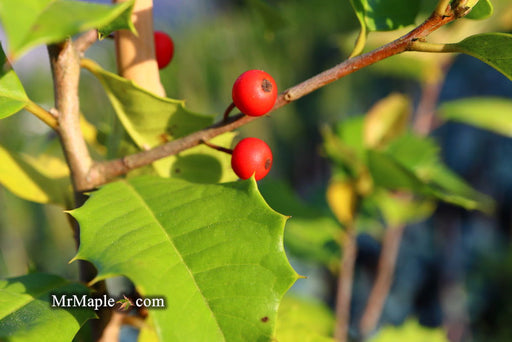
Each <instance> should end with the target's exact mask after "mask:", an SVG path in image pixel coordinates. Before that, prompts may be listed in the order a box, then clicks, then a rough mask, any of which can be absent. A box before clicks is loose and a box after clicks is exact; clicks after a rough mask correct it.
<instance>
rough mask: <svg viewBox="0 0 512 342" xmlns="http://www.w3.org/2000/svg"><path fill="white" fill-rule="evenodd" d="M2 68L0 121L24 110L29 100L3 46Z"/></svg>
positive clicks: (1, 49)
mask: <svg viewBox="0 0 512 342" xmlns="http://www.w3.org/2000/svg"><path fill="white" fill-rule="evenodd" d="M0 68H1V69H0V119H3V118H5V117H8V116H9V115H12V114H14V113H17V112H19V111H20V110H21V109H23V107H25V105H26V104H27V102H28V98H27V94H26V93H25V89H23V85H22V84H21V82H20V80H19V78H18V76H17V75H16V73H15V72H14V70H13V69H12V68H11V65H10V63H9V62H8V61H7V58H6V56H5V53H4V50H3V48H2V46H1V45H0Z"/></svg>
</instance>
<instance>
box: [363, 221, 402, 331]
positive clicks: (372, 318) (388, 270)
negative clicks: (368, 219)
mask: <svg viewBox="0 0 512 342" xmlns="http://www.w3.org/2000/svg"><path fill="white" fill-rule="evenodd" d="M404 229H405V225H400V226H398V227H388V228H387V229H386V233H385V234H384V239H383V240H382V250H381V253H380V257H379V266H378V269H377V278H376V279H375V283H374V284H373V288H372V290H371V292H370V296H369V298H368V302H367V304H366V308H365V310H364V313H363V316H362V318H361V322H360V323H359V328H360V330H361V334H362V335H363V336H367V335H368V334H369V333H371V332H372V331H373V330H374V329H375V328H376V327H377V324H378V323H379V319H380V316H381V314H382V310H383V308H384V304H385V302H386V298H387V297H388V294H389V290H390V289H391V285H392V283H393V275H394V273H395V266H396V260H397V257H398V251H399V249H400V242H401V241H402V235H403V231H404Z"/></svg>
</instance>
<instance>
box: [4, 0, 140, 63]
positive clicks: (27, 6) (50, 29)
mask: <svg viewBox="0 0 512 342" xmlns="http://www.w3.org/2000/svg"><path fill="white" fill-rule="evenodd" d="M133 4H134V0H130V1H127V2H123V3H120V4H118V5H104V4H96V3H90V2H83V1H68V0H16V1H12V0H0V19H1V21H2V24H3V27H4V30H5V32H6V35H7V39H8V41H9V49H8V51H9V54H8V55H9V59H10V60H11V61H13V60H15V59H17V58H19V57H20V56H21V55H22V54H23V53H25V52H26V51H28V50H29V49H30V48H32V47H34V46H36V45H39V44H50V43H57V42H60V41H63V40H65V39H66V38H67V37H69V36H72V35H74V34H77V33H80V32H84V31H87V30H90V29H94V28H98V29H100V31H102V32H103V33H107V32H109V30H112V29H119V28H133V24H130V23H129V22H127V21H129V20H130V19H129V15H128V14H127V13H131V10H132V8H133ZM118 17H121V18H122V19H120V20H116V19H117V18H118Z"/></svg>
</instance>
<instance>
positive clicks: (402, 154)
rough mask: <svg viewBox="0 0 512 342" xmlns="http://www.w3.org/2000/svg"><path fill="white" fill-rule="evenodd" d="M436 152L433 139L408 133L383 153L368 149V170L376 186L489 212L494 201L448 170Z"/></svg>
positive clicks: (436, 148)
mask: <svg viewBox="0 0 512 342" xmlns="http://www.w3.org/2000/svg"><path fill="white" fill-rule="evenodd" d="M438 151H439V149H438V147H437V145H435V143H434V142H433V141H432V140H430V139H427V138H422V137H417V136H414V135H412V134H407V135H404V136H403V137H400V138H398V139H396V140H395V141H393V143H392V144H391V145H390V146H389V148H388V149H387V150H386V151H373V150H369V151H368V167H369V169H370V171H371V174H372V177H373V180H374V182H375V185H377V186H381V187H384V188H386V189H391V190H410V191H412V192H413V193H416V194H421V195H426V196H432V197H434V198H437V199H439V200H442V201H445V202H448V203H452V204H455V205H458V206H462V207H464V208H466V209H478V210H481V211H484V212H490V211H492V208H493V205H494V204H493V201H492V200H491V199H490V198H489V197H488V196H485V195H483V194H481V193H479V192H478V191H476V190H474V189H473V188H472V187H471V186H469V185H468V184H467V183H466V182H465V181H464V180H463V179H461V178H460V177H458V176H457V175H455V174H454V173H453V172H452V171H450V170H449V169H448V168H447V167H446V166H445V165H444V164H443V163H442V162H441V160H440V158H439V155H438Z"/></svg>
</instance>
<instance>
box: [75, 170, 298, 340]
mask: <svg viewBox="0 0 512 342" xmlns="http://www.w3.org/2000/svg"><path fill="white" fill-rule="evenodd" d="M71 214H72V215H73V216H74V217H75V218H76V219H77V220H78V222H79V223H80V227H81V231H80V234H81V235H80V241H81V245H80V249H79V251H78V254H77V256H76V259H84V260H89V261H90V262H92V263H93V264H94V265H95V266H96V268H97V269H98V275H97V277H96V279H95V280H96V281H98V280H101V279H105V278H107V277H111V276H116V275H124V276H126V277H128V278H130V279H131V280H132V281H133V282H134V284H135V286H136V287H137V289H138V291H139V292H140V293H141V294H142V295H143V296H164V297H165V298H166V309H165V310H153V311H152V310H151V309H150V311H149V312H150V317H151V318H152V322H153V324H154V327H155V331H156V333H157V334H158V336H159V338H160V340H162V341H236V340H247V341H258V340H270V339H271V338H272V337H273V332H274V326H275V322H276V314H277V308H278V305H279V302H280V300H281V298H282V297H283V295H284V293H285V292H286V291H287V290H288V289H289V288H290V286H291V285H292V284H293V283H294V282H295V280H296V279H297V277H298V276H297V274H296V273H295V271H294V270H293V269H292V268H291V266H290V264H289V263H288V260H287V259H286V255H285V253H284V249H283V229H284V223H285V221H286V217H285V216H283V215H280V214H278V213H277V212H275V211H273V210H272V209H270V207H269V206H268V205H267V204H266V203H265V201H264V200H263V198H262V197H261V195H260V194H259V192H258V189H257V187H256V183H255V181H254V179H251V180H247V181H241V182H235V183H227V184H222V185H200V184H193V183H188V182H185V181H182V180H178V179H172V178H171V179H164V178H156V177H149V176H144V177H137V178H131V179H128V180H123V181H118V182H115V183H110V184H108V185H106V186H105V187H103V188H101V189H100V190H98V191H96V192H93V193H92V194H91V197H90V198H89V199H88V200H87V202H86V203H85V205H84V206H82V207H81V208H79V209H76V210H73V211H72V212H71ZM184 318H186V319H184ZM198 327H201V328H200V329H198Z"/></svg>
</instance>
